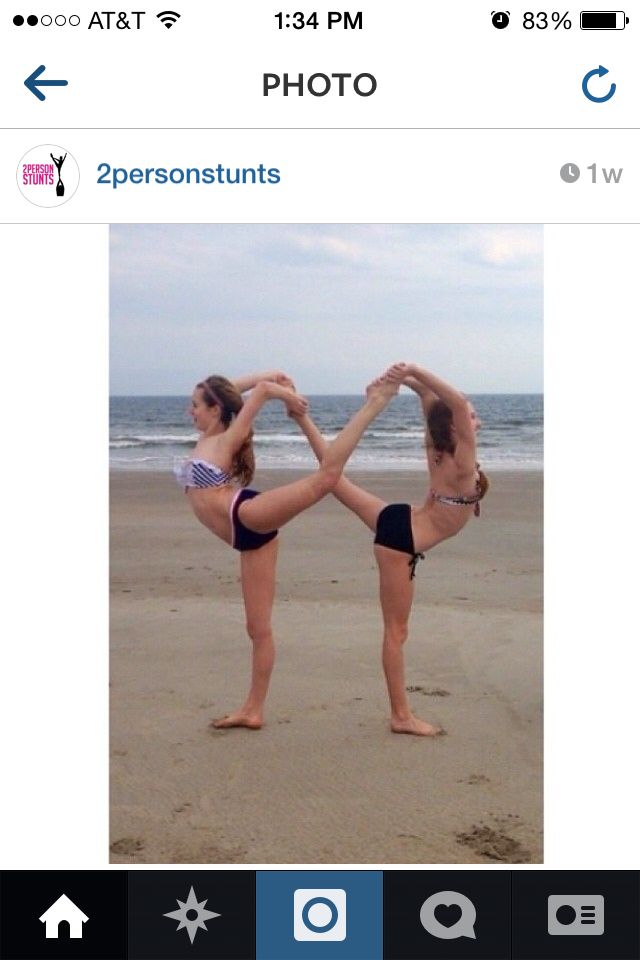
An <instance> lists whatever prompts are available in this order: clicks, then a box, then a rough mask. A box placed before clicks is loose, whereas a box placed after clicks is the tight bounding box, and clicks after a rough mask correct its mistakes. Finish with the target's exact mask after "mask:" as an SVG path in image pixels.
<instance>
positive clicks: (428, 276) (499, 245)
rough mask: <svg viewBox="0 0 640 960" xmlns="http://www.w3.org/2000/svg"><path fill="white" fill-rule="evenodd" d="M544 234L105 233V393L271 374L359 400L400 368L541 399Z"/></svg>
mask: <svg viewBox="0 0 640 960" xmlns="http://www.w3.org/2000/svg"><path fill="white" fill-rule="evenodd" d="M542 293H543V290H542V227H538V226H520V225H518V226H508V225H507V226H500V225H498V226H495V225H490V226H439V225H427V226H424V225H385V224H381V225H368V224H364V225H357V226H353V225H349V224H338V225H325V224H314V225H300V224H294V225H289V224H279V225H248V226H247V225H226V224H220V225H218V224H206V225H195V226H193V225H186V226H183V225H134V226H130V225H123V226H113V227H111V392H112V394H128V395H136V394H174V395H187V394H189V393H190V392H191V390H192V388H193V385H194V383H195V382H197V381H198V380H200V379H202V378H203V377H205V376H207V375H209V374H212V373H221V374H224V375H225V376H229V377H234V376H238V375H241V374H244V373H251V372H253V371H256V370H264V369H267V368H273V367H278V368H281V369H283V370H284V371H286V372H287V373H288V374H290V375H291V376H292V377H293V378H294V379H295V381H296V383H297V386H298V389H299V390H300V391H301V392H302V393H307V394H314V393H361V392H362V388H363V387H364V385H365V383H367V382H368V381H369V380H371V379H372V377H373V376H374V375H376V374H377V373H379V372H381V371H382V370H383V369H384V368H385V367H387V366H388V365H389V364H390V363H392V362H394V361H396V360H407V361H413V362H415V363H419V364H421V365H422V366H425V367H427V368H428V369H431V370H433V371H434V373H437V374H439V375H441V376H442V377H444V378H445V379H447V380H449V381H451V382H452V383H454V384H455V385H456V386H458V387H459V388H460V389H461V390H464V391H466V392H468V393H538V392H542Z"/></svg>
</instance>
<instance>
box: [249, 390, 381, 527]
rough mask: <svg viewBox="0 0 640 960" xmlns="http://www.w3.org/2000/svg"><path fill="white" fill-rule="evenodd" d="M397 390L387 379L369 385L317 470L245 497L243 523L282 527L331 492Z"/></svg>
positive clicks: (328, 448) (328, 447)
mask: <svg viewBox="0 0 640 960" xmlns="http://www.w3.org/2000/svg"><path fill="white" fill-rule="evenodd" d="M397 392H398V385H397V384H394V383H390V382H388V381H380V382H377V381H376V382H375V383H374V384H372V385H370V386H369V387H368V388H367V399H366V400H365V402H364V404H363V406H362V407H361V408H360V409H359V410H358V411H357V412H356V413H354V415H353V416H352V417H351V419H350V420H349V422H348V423H347V425H346V426H345V427H343V429H342V430H341V431H340V433H339V434H338V436H337V437H336V438H335V440H334V441H333V443H330V444H329V445H328V446H327V448H326V451H325V453H324V456H323V457H322V460H321V463H320V466H319V467H318V470H317V471H316V472H315V473H314V474H312V475H311V476H310V477H304V478H303V479H302V480H296V481H295V482H294V483H289V484H287V485H286V486H284V487H278V488H277V489H276V490H267V491H266V492H265V493H261V494H260V496H258V497H254V498H253V499H252V500H245V501H244V503H242V504H240V507H239V510H238V516H239V518H240V519H241V520H242V522H243V523H244V525H245V526H247V527H248V528H249V529H250V530H254V531H255V532H256V533H267V532H268V531H269V530H274V529H276V528H278V527H282V526H283V525H284V524H285V523H288V522H289V520H292V519H293V518H294V517H297V515H298V514H299V513H302V511H303V510H306V509H307V508H308V507H310V506H312V505H313V504H314V503H317V502H318V500H321V499H322V498H323V497H324V496H326V495H327V494H328V493H330V492H331V491H332V490H333V489H334V488H335V486H336V484H337V483H338V481H339V479H340V476H341V474H342V470H343V467H344V465H345V463H346V462H347V460H348V459H349V457H350V456H351V454H352V453H353V450H354V448H355V446H356V444H357V443H358V440H359V439H360V437H361V436H362V434H363V433H364V431H365V430H366V429H367V427H368V426H369V424H370V423H371V422H372V421H373V420H374V419H375V418H376V417H377V416H378V414H379V413H381V412H382V411H383V410H384V408H385V407H386V406H387V404H388V403H389V401H390V400H391V397H393V396H394V395H395V394H396V393H397Z"/></svg>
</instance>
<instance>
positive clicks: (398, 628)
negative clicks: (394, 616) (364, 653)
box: [384, 623, 409, 647]
mask: <svg viewBox="0 0 640 960" xmlns="http://www.w3.org/2000/svg"><path fill="white" fill-rule="evenodd" d="M408 636H409V625H408V624H406V623H394V624H391V625H390V626H387V627H385V629H384V642H385V643H386V644H388V645H390V646H392V647H401V646H402V645H403V643H405V642H406V640H407V637H408Z"/></svg>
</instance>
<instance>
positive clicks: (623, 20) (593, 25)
mask: <svg viewBox="0 0 640 960" xmlns="http://www.w3.org/2000/svg"><path fill="white" fill-rule="evenodd" d="M628 23H629V17H627V16H625V14H624V12H623V11H622V10H583V11H582V12H581V14H580V29H581V30H624V28H625V27H626V25H627V24H628Z"/></svg>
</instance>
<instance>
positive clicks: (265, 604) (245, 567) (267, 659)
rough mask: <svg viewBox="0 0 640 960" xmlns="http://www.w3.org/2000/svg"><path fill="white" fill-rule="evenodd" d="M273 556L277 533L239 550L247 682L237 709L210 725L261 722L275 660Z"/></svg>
mask: <svg viewBox="0 0 640 960" xmlns="http://www.w3.org/2000/svg"><path fill="white" fill-rule="evenodd" d="M277 557H278V539H277V537H276V539H274V540H270V541H269V543H265V545H264V546H263V547H260V548H259V549H258V550H245V551H244V552H243V553H241V554H240V571H241V577H242V596H243V598H244V608H245V614H246V623H247V633H248V634H249V639H250V640H251V644H252V651H251V686H250V688H249V693H248V694H247V697H246V700H245V701H244V703H243V705H242V706H241V707H240V709H239V710H236V711H235V712H234V713H230V714H229V715H228V716H226V717H222V718H221V719H220V720H214V721H213V726H214V727H217V728H221V727H248V728H249V729H250V730H259V729H260V727H261V726H262V722H263V710H264V702H265V700H266V697H267V692H268V690H269V680H270V678H271V671H272V670H273V663H274V660H275V647H274V644H273V632H272V629H271V612H272V610H273V599H274V596H275V575H276V561H277Z"/></svg>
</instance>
